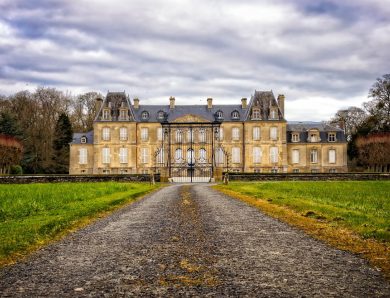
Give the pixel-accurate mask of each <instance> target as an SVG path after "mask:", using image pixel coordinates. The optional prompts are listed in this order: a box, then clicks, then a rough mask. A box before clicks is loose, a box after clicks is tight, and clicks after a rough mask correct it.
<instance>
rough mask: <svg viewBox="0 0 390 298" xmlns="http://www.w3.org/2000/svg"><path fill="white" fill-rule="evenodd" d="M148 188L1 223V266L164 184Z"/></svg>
mask: <svg viewBox="0 0 390 298" xmlns="http://www.w3.org/2000/svg"><path fill="white" fill-rule="evenodd" d="M96 184H97V185H98V184H99V183H96ZM122 184H123V183H122ZM124 185H126V184H124ZM128 185H130V184H128ZM137 185H138V186H137ZM147 185H148V184H146V183H132V185H131V186H130V187H129V188H128V190H127V191H123V189H122V188H121V189H120V191H119V192H114V193H110V194H105V195H103V196H99V197H96V198H93V197H91V196H90V195H86V199H85V200H82V199H77V200H73V201H69V202H68V203H67V204H66V205H61V206H60V208H57V209H46V210H43V211H41V212H38V213H33V214H31V215H29V216H23V217H20V218H12V219H6V220H2V221H0V235H3V236H2V237H1V238H2V243H0V250H1V255H0V267H3V266H6V265H10V264H13V263H15V262H17V261H19V260H21V259H23V258H25V257H26V256H28V255H30V254H31V253H32V252H34V251H36V250H38V249H39V248H41V247H43V246H45V245H48V244H49V243H52V242H55V241H58V240H60V239H61V238H63V237H64V236H66V235H68V234H69V233H72V232H74V231H77V230H79V229H80V228H83V227H85V226H87V225H89V224H91V223H93V222H94V221H96V220H98V219H101V218H104V217H106V216H108V215H110V214H111V213H112V212H113V211H115V210H117V209H119V208H122V207H124V206H126V205H129V204H132V203H133V202H134V201H136V200H140V199H142V198H143V197H144V196H145V195H146V194H149V193H150V192H153V191H157V190H158V189H159V188H161V187H162V185H161V184H159V185H155V186H147ZM118 190H119V189H118ZM98 194H101V193H100V192H98ZM7 244H8V245H9V247H7Z"/></svg>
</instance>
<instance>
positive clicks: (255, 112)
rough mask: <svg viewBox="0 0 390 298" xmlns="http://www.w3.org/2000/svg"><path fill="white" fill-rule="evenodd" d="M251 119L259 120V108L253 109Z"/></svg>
mask: <svg viewBox="0 0 390 298" xmlns="http://www.w3.org/2000/svg"><path fill="white" fill-rule="evenodd" d="M252 120H260V110H259V109H253V111H252Z"/></svg>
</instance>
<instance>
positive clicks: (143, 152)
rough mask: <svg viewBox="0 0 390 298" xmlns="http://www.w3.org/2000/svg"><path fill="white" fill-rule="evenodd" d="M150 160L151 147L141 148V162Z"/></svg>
mask: <svg viewBox="0 0 390 298" xmlns="http://www.w3.org/2000/svg"><path fill="white" fill-rule="evenodd" d="M148 162H149V148H141V163H148Z"/></svg>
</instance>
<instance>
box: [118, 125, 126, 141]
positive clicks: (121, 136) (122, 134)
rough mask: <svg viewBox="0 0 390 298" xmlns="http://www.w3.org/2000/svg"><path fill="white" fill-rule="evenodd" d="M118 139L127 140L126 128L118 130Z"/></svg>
mask: <svg viewBox="0 0 390 298" xmlns="http://www.w3.org/2000/svg"><path fill="white" fill-rule="evenodd" d="M119 139H120V140H121V141H126V140H127V128H126V127H121V128H120V129H119Z"/></svg>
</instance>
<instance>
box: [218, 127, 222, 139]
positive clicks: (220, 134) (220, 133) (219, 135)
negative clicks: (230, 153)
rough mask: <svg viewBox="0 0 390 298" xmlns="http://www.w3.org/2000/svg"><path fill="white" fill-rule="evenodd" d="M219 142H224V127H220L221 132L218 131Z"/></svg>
mask: <svg viewBox="0 0 390 298" xmlns="http://www.w3.org/2000/svg"><path fill="white" fill-rule="evenodd" d="M218 140H219V141H222V140H223V127H220V128H219V131H218Z"/></svg>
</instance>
